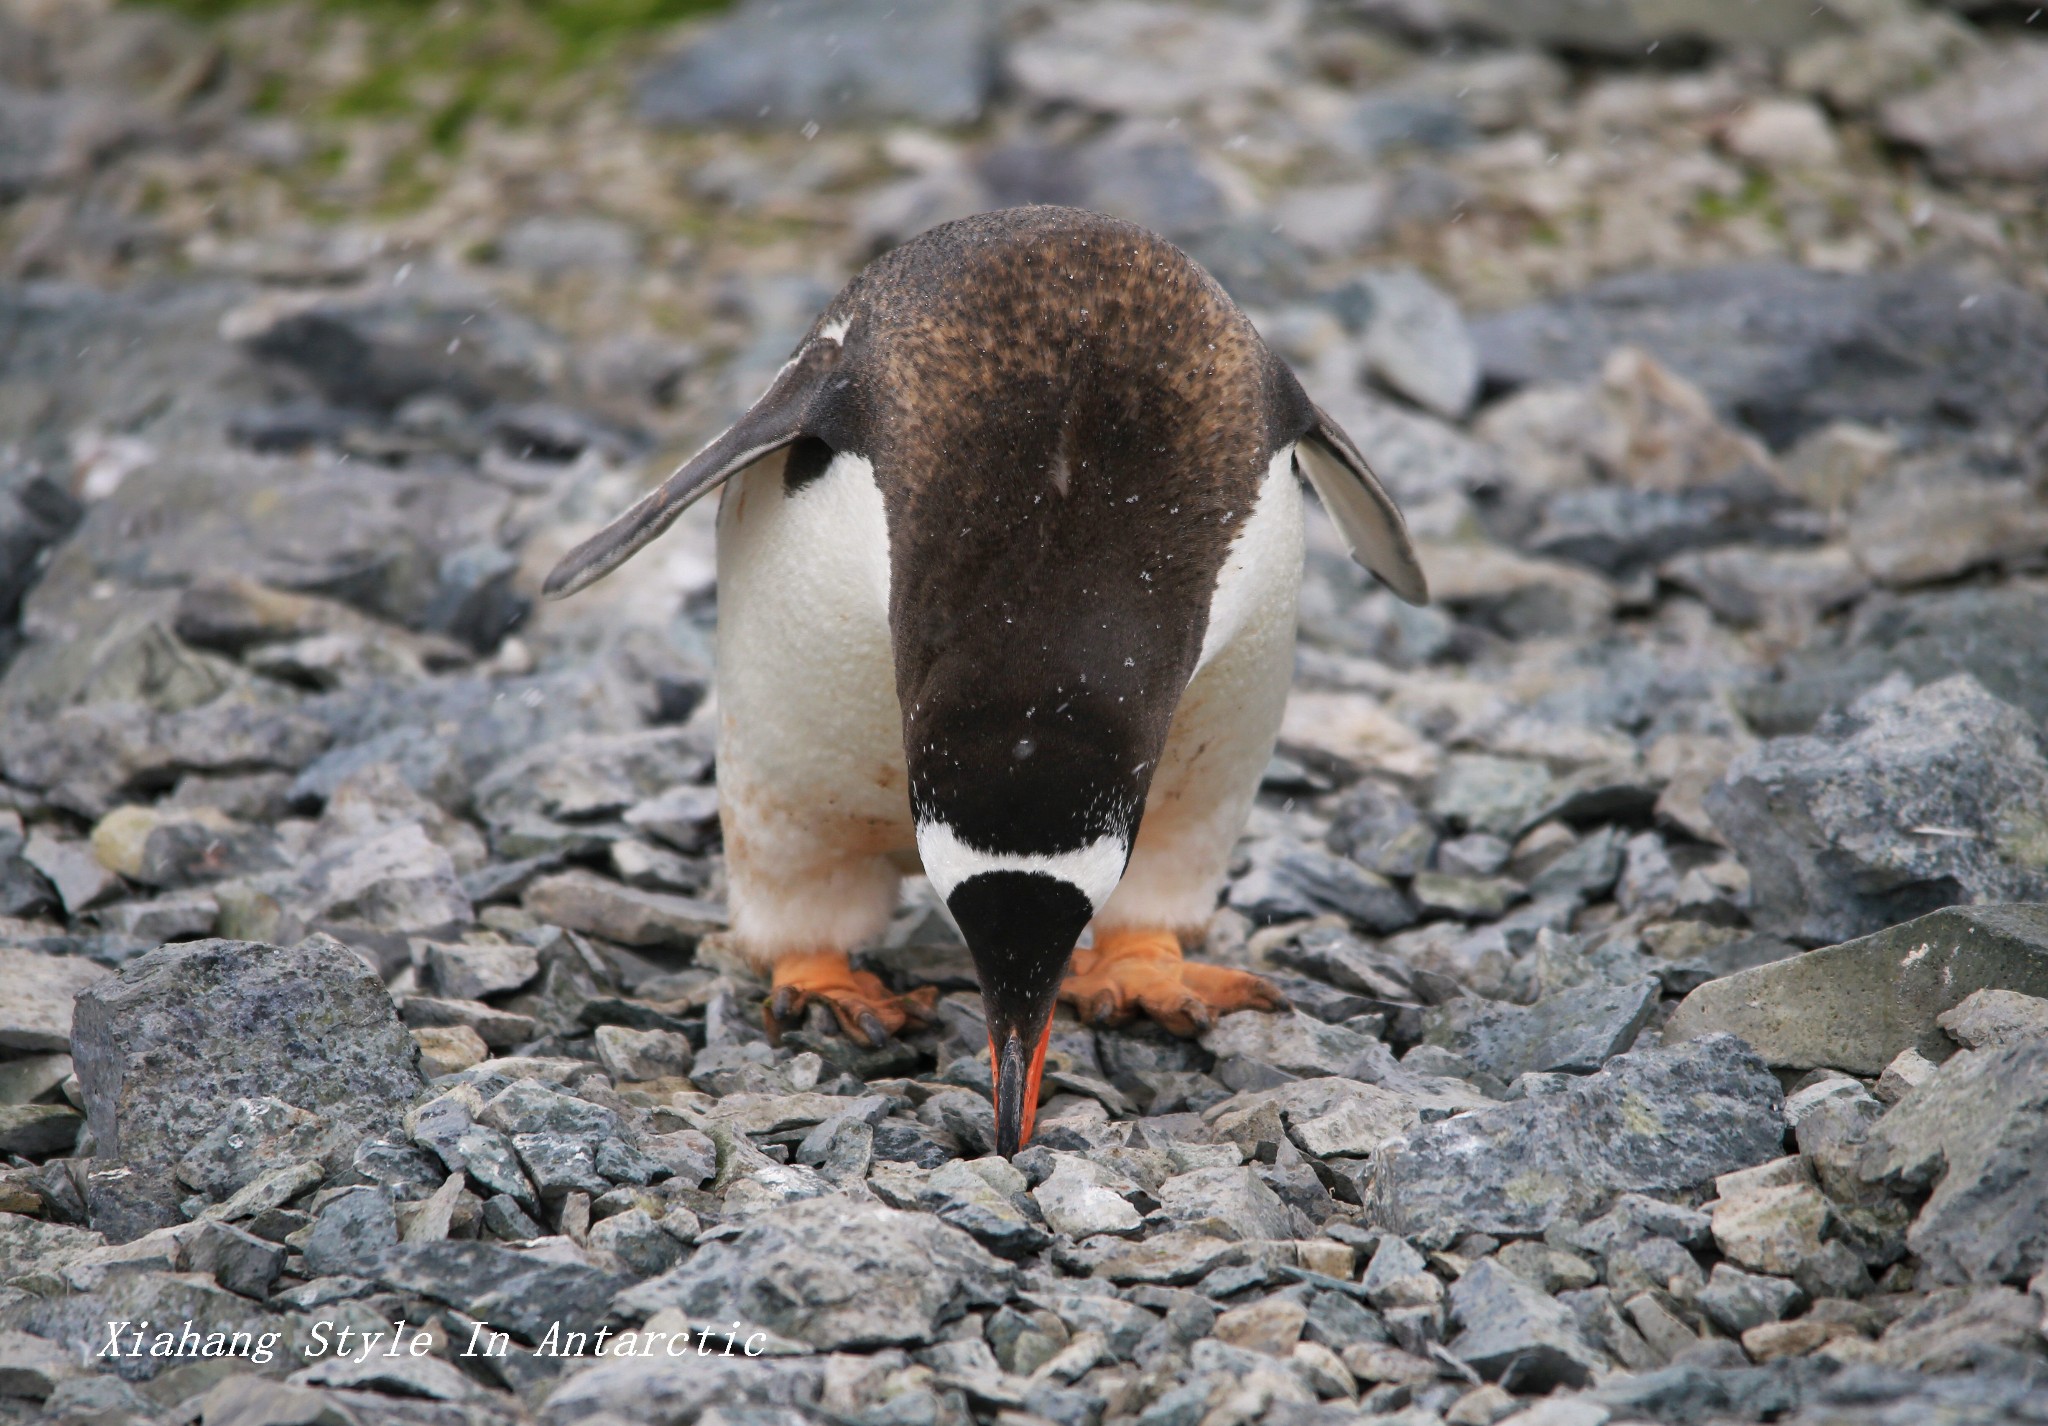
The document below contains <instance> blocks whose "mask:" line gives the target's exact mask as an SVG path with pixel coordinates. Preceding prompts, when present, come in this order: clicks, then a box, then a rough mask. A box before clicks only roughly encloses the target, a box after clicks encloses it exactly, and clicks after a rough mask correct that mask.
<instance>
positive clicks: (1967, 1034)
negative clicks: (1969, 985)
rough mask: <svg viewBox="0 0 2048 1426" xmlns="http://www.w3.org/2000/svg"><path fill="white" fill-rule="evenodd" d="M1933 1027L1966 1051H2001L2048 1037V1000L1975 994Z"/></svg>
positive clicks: (2008, 992) (2001, 992) (2009, 992)
mask: <svg viewBox="0 0 2048 1426" xmlns="http://www.w3.org/2000/svg"><path fill="white" fill-rule="evenodd" d="M1934 1023H1935V1024H1937V1025H1939V1026H1941V1028H1942V1029H1944V1030H1946V1031H1947V1032H1948V1034H1949V1038H1950V1039H1952V1040H1954V1041H1955V1042H1956V1043H1958V1044H1960V1045H1962V1046H1964V1047H1965V1048H1967V1049H1972V1050H1996V1049H2001V1048H2003V1047H2004V1046H2006V1045H2011V1044H2016V1043H2017V1042H2019V1041H2021V1040H2036V1039H2040V1038H2041V1037H2043V1036H2048V1000H2044V999H2042V998H2041V997H2040V996H2037V995H2022V994H2020V993H2019V992H2018V991H2016V990H1994V989H1985V990H1973V991H1971V992H1970V993H1969V994H1968V995H1967V996H1965V997H1963V999H1962V1001H1961V1002H1960V1003H1959V1004H1957V1005H1956V1006H1955V1007H1954V1008H1953V1009H1951V1010H1944V1011H1943V1012H1942V1013H1941V1014H1939V1015H1937V1016H1935V1017H1934Z"/></svg>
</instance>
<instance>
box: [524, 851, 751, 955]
mask: <svg viewBox="0 0 2048 1426" xmlns="http://www.w3.org/2000/svg"><path fill="white" fill-rule="evenodd" d="M521 904H523V905H524V906H525V907H526V909H527V910H529V911H531V912H532V913H533V914H534V915H536V916H538V917H539V918H540V919H541V920H543V921H546V922H548V923H549V924H550V925H555V926H562V927H565V928H567V929H569V930H572V931H587V932H589V933H590V934H591V935H593V936H602V937H604V938H605V939H606V940H608V941H617V942H619V943H620V944H621V945H627V946H659V947H667V948H670V949H674V950H690V949H692V948H694V947H695V946H696V944H697V942H698V941H700V940H702V939H703V938H704V937H705V936H708V935H711V934H712V933H713V932H716V931H723V930H724V929H725V924H726V923H725V912H724V910H723V909H722V908H720V907H718V906H716V905H713V904H712V903H710V902H706V901H698V900H695V899H693V898H690V897H686V896H671V895H668V894H666V893H664V892H659V891H641V890H638V889H637V888H634V887H629V886H621V885H619V884H618V883H617V882H614V881H607V880H605V879H604V878H603V877H600V876H594V875H592V874H591V873H589V872H584V871H571V872H564V873H562V874H561V875H559V876H550V877H544V878H542V879H541V880H539V881H537V882H535V883H534V884H533V885H532V886H530V887H528V888H527V889H526V894H525V896H524V897H523V898H521Z"/></svg>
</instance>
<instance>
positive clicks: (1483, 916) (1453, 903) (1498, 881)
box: [1409, 871, 1526, 921]
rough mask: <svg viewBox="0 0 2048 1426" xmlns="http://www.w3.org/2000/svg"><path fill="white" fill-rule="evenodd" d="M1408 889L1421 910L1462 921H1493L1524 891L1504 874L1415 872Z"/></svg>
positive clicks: (1520, 897) (1518, 883) (1517, 883)
mask: <svg viewBox="0 0 2048 1426" xmlns="http://www.w3.org/2000/svg"><path fill="white" fill-rule="evenodd" d="M1409 891H1410V893H1411V894H1412V895H1413V896H1414V897H1415V902H1416V904H1417V905H1418V906H1420V907H1421V908H1422V909H1423V910H1425V911H1441V912H1443V913H1445V914H1446V915H1450V916H1456V917H1458V918H1459V919H1460V920H1465V921H1497V920H1499V919H1500V917H1501V916H1502V915H1503V914H1504V913H1505V912H1506V911H1507V909H1508V907H1510V906H1512V905H1514V903H1515V902H1517V901H1520V900H1521V899H1522V897H1523V896H1524V895H1525V894H1526V892H1525V890H1524V888H1523V886H1522V884H1521V883H1520V882H1518V881H1511V880H1509V879H1508V878H1507V877H1504V876H1448V875H1445V874H1444V873H1442V872H1434V871H1425V872H1418V873H1417V874H1416V876H1415V879H1414V881H1413V882H1411V883H1410V884H1409Z"/></svg>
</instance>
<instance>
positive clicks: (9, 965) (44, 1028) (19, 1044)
mask: <svg viewBox="0 0 2048 1426" xmlns="http://www.w3.org/2000/svg"><path fill="white" fill-rule="evenodd" d="M107 975H108V971H107V968H106V967H105V966H98V965H94V964H93V963H92V962H91V961H88V960H84V959H74V958H72V957H70V956H46V955H43V954H41V953H40V952H37V951H22V950H15V949H12V948H10V947H6V946H0V1046H4V1047H6V1048H7V1049H10V1050H68V1049H70V1048H71V1015H72V1001H73V999H74V998H75V997H76V996H77V995H78V994H79V993H80V992H81V991H84V990H85V989H86V988H87V987H89V986H91V985H93V984H94V983H95V982H98V981H101V980H104V979H106V977H107Z"/></svg>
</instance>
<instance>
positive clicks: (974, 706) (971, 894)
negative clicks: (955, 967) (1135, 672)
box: [905, 678, 1150, 1156]
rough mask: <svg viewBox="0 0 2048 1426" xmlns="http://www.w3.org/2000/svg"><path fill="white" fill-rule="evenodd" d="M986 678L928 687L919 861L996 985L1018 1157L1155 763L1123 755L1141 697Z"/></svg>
mask: <svg viewBox="0 0 2048 1426" xmlns="http://www.w3.org/2000/svg"><path fill="white" fill-rule="evenodd" d="M977 690H983V691H986V690H988V681H987V680H986V679H984V680H980V681H975V682H969V681H962V680H954V679H945V678H941V679H939V680H936V681H935V682H934V683H933V684H930V685H927V686H926V687H925V689H924V690H923V692H924V693H925V694H926V696H925V697H924V698H921V699H918V700H915V701H913V703H912V704H911V705H910V706H909V707H907V708H906V710H905V713H906V723H907V724H908V725H909V737H908V739H907V740H906V741H907V744H908V746H907V747H906V753H907V755H908V763H909V768H910V783H911V807H912V812H913V815H914V818H915V821H916V827H917V845H918V854H919V859H920V860H921V861H922V862H923V864H924V869H925V875H926V876H927V877H928V878H929V879H930V880H931V883H932V885H933V887H934V889H936V890H937V891H938V892H939V894H940V896H941V897H943V898H944V900H945V903H946V908H947V910H948V911H950V912H951V913H952V916H953V920H954V922H955V923H956V924H957V925H958V926H959V927H960V932H961V935H962V936H963V937H964V938H965V939H966V941H967V945H968V949H969V951H970V952H971V953H972V955H973V957H974V963H975V970H976V972H977V975H978V978H979V979H980V982H981V995H982V1005H983V1009H984V1011H985V1013H986V1015H987V1018H988V1033H989V1060H990V1067H991V1069H992V1070H993V1072H994V1075H995V1091H996V1095H995V1099H996V1141H997V1142H996V1151H997V1152H998V1153H1000V1154H1003V1155H1005V1156H1007V1155H1010V1154H1014V1153H1016V1152H1017V1150H1018V1149H1019V1148H1021V1147H1022V1146H1023V1145H1024V1144H1025V1143H1026V1142H1028V1141H1029V1139H1030V1137H1031V1128H1032V1121H1033V1117H1034V1115H1035V1113H1036V1110H1037V1105H1038V1088H1039V1077H1040V1075H1041V1073H1042V1072H1043V1069H1044V1064H1045V1045H1046V1038H1047V1033H1048V1029H1049V1026H1050V1024H1051V1020H1052V1013H1053V1007H1054V1003H1055V1001H1056V1000H1057V998H1058V994H1059V987H1060V981H1061V979H1062V978H1063V977H1064V976H1065V974H1066V969H1067V962H1068V959H1069V957H1070V956H1071V955H1072V953H1073V950H1074V945H1075V943H1076V942H1077V941H1078V940H1079V939H1080V937H1081V933H1082V932H1083V930H1085V929H1086V927H1087V925H1088V922H1089V921H1090V920H1091V919H1092V918H1093V917H1094V915H1095V913H1096V912H1097V911H1098V910H1099V909H1100V908H1101V906H1102V904H1103V903H1104V902H1105V901H1107V900H1108V899H1109V896H1110V893H1111V892H1113V891H1114V890H1115V889H1116V885H1117V882H1118V880H1119V878H1121V877H1122V875H1123V871H1124V866H1125V864H1126V863H1127V862H1128V861H1129V859H1130V848H1131V837H1132V833H1133V831H1134V829H1135V828H1136V827H1137V825H1138V821H1139V818H1140V816H1141V815H1142V813H1143V809H1144V797H1145V791H1146V787H1147V785H1148V783H1149V780H1150V779H1149V772H1150V769H1149V767H1147V766H1143V765H1138V764H1137V762H1136V760H1132V759H1126V758H1122V757H1120V756H1118V754H1117V751H1116V750H1117V749H1119V748H1127V747H1129V746H1130V745H1131V735H1132V733H1133V731H1134V730H1132V729H1130V728H1129V727H1128V726H1120V725H1121V724H1127V722H1128V719H1119V718H1117V717H1115V716H1105V714H1106V713H1112V714H1113V712H1114V711H1121V710H1122V709H1125V708H1128V707H1129V705H1128V703H1125V704H1118V703H1117V702H1116V698H1115V695H1110V696H1108V697H1107V698H1098V697H1094V696H1091V695H1090V694H1089V692H1088V691H1087V689H1086V686H1085V685H1081V684H1079V683H1078V681H1077V680H1076V681H1075V686H1074V689H1073V693H1074V696H1073V697H1059V698H1058V699H1057V701H1053V700H1050V699H1049V700H1047V701H1048V703H1049V704H1050V705H1051V706H1048V707H1044V708H1040V707H1037V706H1034V705H1032V704H1029V703H1025V704H1018V703H1016V702H1015V701H1013V700H1007V699H1003V698H1001V697H986V696H982V697H977V696H976V691H977ZM1048 691H1052V689H1050V688H1049V689H1048ZM1104 704H1106V705H1107V708H1106V709H1105V708H1104V707H1103V706H1102V705H1104ZM1027 714H1028V715H1029V716H1026V715H1027Z"/></svg>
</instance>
